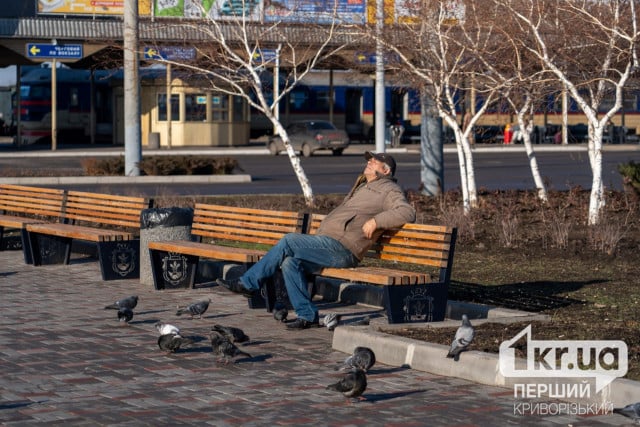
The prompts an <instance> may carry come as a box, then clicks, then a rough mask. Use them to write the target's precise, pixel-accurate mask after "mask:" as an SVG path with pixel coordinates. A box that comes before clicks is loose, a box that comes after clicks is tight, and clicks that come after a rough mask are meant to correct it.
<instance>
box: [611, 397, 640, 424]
mask: <svg viewBox="0 0 640 427" xmlns="http://www.w3.org/2000/svg"><path fill="white" fill-rule="evenodd" d="M613 413H614V414H620V415H624V416H625V417H628V418H631V419H632V420H633V421H634V422H636V423H637V422H640V402H636V403H630V404H628V405H627V406H625V407H624V408H613Z"/></svg>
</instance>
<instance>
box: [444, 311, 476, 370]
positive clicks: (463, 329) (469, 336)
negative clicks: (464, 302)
mask: <svg viewBox="0 0 640 427" xmlns="http://www.w3.org/2000/svg"><path fill="white" fill-rule="evenodd" d="M475 335H476V331H475V329H473V326H471V322H469V318H468V317H467V315H466V314H463V315H462V325H460V327H459V328H458V330H457V331H456V336H455V337H454V338H453V341H452V342H451V348H450V349H449V352H448V353H447V357H452V358H453V360H455V361H456V362H457V361H458V360H459V359H460V353H461V352H463V351H465V350H466V349H467V348H468V347H469V345H470V344H471V342H472V341H473V337H474V336H475Z"/></svg>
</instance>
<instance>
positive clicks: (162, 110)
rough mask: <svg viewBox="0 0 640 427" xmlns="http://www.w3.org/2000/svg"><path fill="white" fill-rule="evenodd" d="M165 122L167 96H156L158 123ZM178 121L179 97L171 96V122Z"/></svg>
mask: <svg viewBox="0 0 640 427" xmlns="http://www.w3.org/2000/svg"><path fill="white" fill-rule="evenodd" d="M166 120H167V94H166V93H159V94H158V121H161V122H162V121H166ZM179 120H180V95H178V94H175V95H171V121H172V122H177V121H179Z"/></svg>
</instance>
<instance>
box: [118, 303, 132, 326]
mask: <svg viewBox="0 0 640 427" xmlns="http://www.w3.org/2000/svg"><path fill="white" fill-rule="evenodd" d="M131 319H133V310H131V309H130V308H127V307H121V308H120V309H119V310H118V320H119V321H120V322H124V323H129V322H130V321H131Z"/></svg>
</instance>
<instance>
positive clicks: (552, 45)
mask: <svg viewBox="0 0 640 427" xmlns="http://www.w3.org/2000/svg"><path fill="white" fill-rule="evenodd" d="M495 2H496V4H498V5H500V7H501V8H502V10H504V11H505V12H506V13H507V14H508V15H509V16H512V17H514V18H515V19H516V20H518V21H519V22H520V23H521V25H522V28H523V29H524V30H525V31H524V32H523V34H524V33H527V34H530V35H531V36H533V39H534V40H533V41H534V43H530V40H529V37H527V38H525V39H523V42H522V44H521V45H522V47H523V48H525V49H527V50H528V51H529V52H530V53H531V54H533V55H535V57H537V58H538V59H539V60H540V62H541V63H542V64H543V66H544V67H545V68H546V69H547V70H548V71H549V72H550V73H552V74H553V75H554V76H555V78H556V79H557V80H558V81H559V83H560V85H562V86H564V87H565V88H566V90H567V91H568V92H569V94H570V96H571V97H572V98H573V99H574V100H575V101H576V103H577V104H578V106H579V107H580V109H581V110H582V111H583V112H584V114H585V116H586V119H587V122H588V128H589V143H588V152H589V160H590V164H591V170H592V174H593V182H592V188H591V199H590V203H589V213H588V223H589V224H590V225H595V224H597V223H598V222H599V221H600V213H601V209H602V207H603V206H604V203H605V200H604V190H603V183H602V137H603V131H604V129H605V127H606V126H607V125H608V124H609V123H610V121H611V118H612V117H613V115H614V114H615V113H616V112H617V111H618V110H619V109H620V108H621V106H622V89H623V87H624V86H625V84H627V82H628V80H629V78H630V77H631V75H632V73H633V72H634V71H635V70H636V69H637V66H638V59H637V51H636V43H637V39H638V29H637V20H638V16H637V11H636V2H635V1H627V0H607V1H593V0H566V1H562V2H557V1H551V0H526V1H525V0H495ZM607 97H613V100H614V102H613V104H612V106H611V107H610V108H609V109H608V110H607V111H604V112H601V111H600V109H601V107H602V106H603V101H604V100H605V99H606V98H607Z"/></svg>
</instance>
